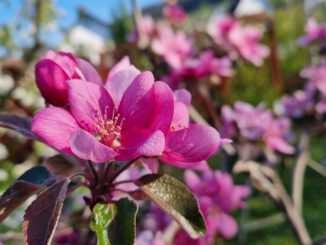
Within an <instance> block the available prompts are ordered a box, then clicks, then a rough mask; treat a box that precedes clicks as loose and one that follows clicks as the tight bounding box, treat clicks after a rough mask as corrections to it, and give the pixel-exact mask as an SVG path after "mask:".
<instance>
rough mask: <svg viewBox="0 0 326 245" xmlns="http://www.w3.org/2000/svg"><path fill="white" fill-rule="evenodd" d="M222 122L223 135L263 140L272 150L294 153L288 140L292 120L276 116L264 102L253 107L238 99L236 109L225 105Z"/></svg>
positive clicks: (247, 139) (222, 111)
mask: <svg viewBox="0 0 326 245" xmlns="http://www.w3.org/2000/svg"><path fill="white" fill-rule="evenodd" d="M221 122H222V124H223V126H222V130H221V134H222V136H223V137H230V138H235V137H237V136H239V138H240V139H245V140H246V141H251V142H259V141H263V142H264V143H265V146H266V147H267V148H268V149H270V150H271V151H278V152H281V153H284V154H292V153H294V148H293V147H292V146H291V145H289V144H288V142H287V135H288V132H289V130H290V121H289V120H288V119H286V118H276V117H274V115H273V114H272V111H271V110H267V109H266V108H265V106H264V105H263V104H260V105H258V106H257V107H253V106H252V105H250V104H247V103H244V102H240V101H238V102H236V103H235V104H234V109H232V108H231V107H229V106H223V107H222V110H221Z"/></svg>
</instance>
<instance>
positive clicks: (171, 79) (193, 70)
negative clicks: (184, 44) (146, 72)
mask: <svg viewBox="0 0 326 245" xmlns="http://www.w3.org/2000/svg"><path fill="white" fill-rule="evenodd" d="M233 73H234V71H233V67H232V61H231V60H230V59H229V58H227V57H222V58H216V57H214V54H213V52H212V51H210V50H208V51H204V52H202V53H201V54H200V55H199V57H198V58H189V59H187V60H185V62H184V63H183V64H182V66H181V67H180V68H179V69H174V70H173V71H172V72H171V74H170V75H168V76H166V77H165V78H164V80H165V81H166V82H167V83H168V84H169V86H170V87H172V88H175V87H177V85H178V84H179V83H180V82H182V81H185V82H187V81H194V80H198V79H202V78H205V77H208V76H211V75H217V76H221V77H230V76H232V75H233Z"/></svg>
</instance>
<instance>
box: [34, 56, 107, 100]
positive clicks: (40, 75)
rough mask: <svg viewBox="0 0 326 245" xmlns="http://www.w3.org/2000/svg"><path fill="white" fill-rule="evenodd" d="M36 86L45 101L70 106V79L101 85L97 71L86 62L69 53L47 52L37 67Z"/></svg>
mask: <svg viewBox="0 0 326 245" xmlns="http://www.w3.org/2000/svg"><path fill="white" fill-rule="evenodd" d="M35 77H36V84H37V86H38V88H39V89H40V92H41V94H42V96H43V97H44V98H45V100H46V101H47V102H48V103H50V104H52V105H55V106H64V105H66V104H68V83H67V81H68V80H70V79H82V80H87V81H89V82H93V83H97V84H100V83H101V79H100V77H99V75H98V74H97V72H96V71H95V69H94V68H93V67H92V66H91V65H90V64H89V63H88V62H87V61H85V60H83V59H79V58H76V57H74V56H73V55H72V54H71V53H68V52H58V53H55V52H53V51H51V50H49V51H47V52H46V53H45V55H44V56H43V58H42V59H41V60H40V61H39V62H37V64H36V66H35Z"/></svg>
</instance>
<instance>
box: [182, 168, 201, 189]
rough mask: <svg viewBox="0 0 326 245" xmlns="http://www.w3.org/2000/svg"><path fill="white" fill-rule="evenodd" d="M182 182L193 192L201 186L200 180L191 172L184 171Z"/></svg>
mask: <svg viewBox="0 0 326 245" xmlns="http://www.w3.org/2000/svg"><path fill="white" fill-rule="evenodd" d="M184 180H185V183H186V184H187V186H188V187H189V188H190V189H191V190H192V191H194V192H196V190H198V189H200V188H201V186H202V180H201V179H200V178H199V176H198V175H197V174H195V172H193V171H191V170H186V171H185V173H184Z"/></svg>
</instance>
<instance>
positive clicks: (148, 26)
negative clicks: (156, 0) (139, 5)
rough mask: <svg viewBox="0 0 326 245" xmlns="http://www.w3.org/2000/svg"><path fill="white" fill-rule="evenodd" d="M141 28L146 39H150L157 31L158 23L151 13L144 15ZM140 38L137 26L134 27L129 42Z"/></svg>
mask: <svg viewBox="0 0 326 245" xmlns="http://www.w3.org/2000/svg"><path fill="white" fill-rule="evenodd" d="M139 30H140V31H141V32H142V34H143V35H144V38H145V39H146V40H150V39H151V38H152V37H153V35H154V34H155V32H156V25H155V22H154V20H153V18H152V17H151V16H150V15H145V16H142V18H141V19H140V21H139ZM138 39H139V35H138V33H137V30H136V28H133V29H132V31H131V32H130V33H129V35H128V41H129V42H137V41H138Z"/></svg>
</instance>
